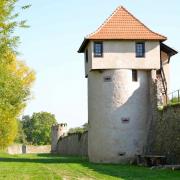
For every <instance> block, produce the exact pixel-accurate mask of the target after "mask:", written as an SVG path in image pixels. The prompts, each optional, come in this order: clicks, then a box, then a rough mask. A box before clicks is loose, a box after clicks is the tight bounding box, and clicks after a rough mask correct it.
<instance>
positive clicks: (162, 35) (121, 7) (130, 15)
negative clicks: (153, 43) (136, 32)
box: [121, 6, 167, 39]
mask: <svg viewBox="0 0 180 180" xmlns="http://www.w3.org/2000/svg"><path fill="white" fill-rule="evenodd" d="M121 8H122V9H123V10H124V11H126V12H127V13H128V14H129V15H130V16H131V17H133V18H134V19H135V20H137V21H138V22H139V23H140V24H141V25H143V26H144V27H145V28H147V29H148V30H149V31H150V32H152V33H154V34H157V35H158V36H161V37H164V38H166V39H167V37H166V36H164V35H161V34H159V33H156V32H154V31H152V30H151V29H150V28H149V27H147V26H146V25H145V24H144V23H143V22H142V21H140V20H139V19H138V18H136V17H135V16H134V15H133V14H132V13H130V12H129V11H128V10H127V9H126V8H124V7H123V6H121Z"/></svg>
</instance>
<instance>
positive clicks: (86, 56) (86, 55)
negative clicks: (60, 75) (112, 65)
mask: <svg viewBox="0 0 180 180" xmlns="http://www.w3.org/2000/svg"><path fill="white" fill-rule="evenodd" d="M85 60H86V63H88V50H87V49H86V52H85Z"/></svg>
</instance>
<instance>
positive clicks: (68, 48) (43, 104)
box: [17, 0, 180, 127]
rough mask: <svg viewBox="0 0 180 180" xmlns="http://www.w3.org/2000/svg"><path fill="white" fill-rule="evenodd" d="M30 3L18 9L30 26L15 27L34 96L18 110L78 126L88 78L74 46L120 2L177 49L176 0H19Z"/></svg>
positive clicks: (179, 11)
mask: <svg viewBox="0 0 180 180" xmlns="http://www.w3.org/2000/svg"><path fill="white" fill-rule="evenodd" d="M24 3H27V4H32V7H31V8H30V9H29V10H27V11H25V12H23V13H22V14H21V17H20V18H22V19H27V21H28V24H29V25H30V28H28V29H22V30H19V31H18V32H17V33H18V34H19V35H20V37H21V44H20V46H19V52H20V53H21V54H20V56H19V58H20V59H21V60H23V61H25V62H26V63H27V65H28V66H30V67H31V68H32V69H34V71H35V72H36V81H35V83H34V85H33V88H32V95H33V98H32V99H31V101H29V102H28V105H27V107H26V109H25V111H24V112H23V115H27V114H28V115H32V113H33V112H40V111H47V112H50V113H52V114H54V115H55V116H56V119H57V121H58V122H59V123H61V122H66V123H67V124H68V126H69V127H77V126H81V125H83V124H84V123H86V122H87V121H88V120H87V79H86V78H85V77H84V60H83V54H78V53H77V50H78V48H79V46H80V45H81V43H82V41H83V38H84V37H85V36H86V35H88V34H89V33H91V32H94V31H95V30H96V29H97V28H98V27H99V26H100V25H101V24H102V23H103V22H104V20H105V19H106V18H107V17H109V16H110V15H111V13H112V12H113V11H114V10H115V9H116V8H117V7H118V6H120V5H122V6H124V7H125V8H126V9H127V10H128V11H130V12H131V13H132V14H133V15H134V16H135V17H137V18H138V19H139V20H141V21H142V22H143V23H144V24H145V25H147V26H148V27H150V29H152V30H153V31H155V32H158V33H160V34H162V35H165V36H166V37H168V40H167V41H166V42H165V43H166V44H167V45H169V46H170V47H173V48H174V49H176V50H178V51H179V50H180V35H179V32H180V2H179V1H178V0H171V1H164V0H148V1H147V0H145V1H142V0H104V1H102V0H99V1H97V0H89V1H87V0H53V1H52V0H26V1H24V0H20V1H19V4H18V6H20V5H23V4H24ZM179 68H180V54H178V55H176V56H174V57H173V58H172V59H171V91H173V90H176V89H180V78H179V77H180V70H179Z"/></svg>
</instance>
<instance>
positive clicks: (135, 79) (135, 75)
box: [132, 69, 138, 82]
mask: <svg viewBox="0 0 180 180" xmlns="http://www.w3.org/2000/svg"><path fill="white" fill-rule="evenodd" d="M132 82H138V71H137V69H132Z"/></svg>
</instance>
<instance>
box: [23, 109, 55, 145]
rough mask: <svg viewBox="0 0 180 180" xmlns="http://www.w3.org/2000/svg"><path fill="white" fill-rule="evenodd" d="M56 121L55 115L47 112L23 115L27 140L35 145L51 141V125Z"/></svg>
mask: <svg viewBox="0 0 180 180" xmlns="http://www.w3.org/2000/svg"><path fill="white" fill-rule="evenodd" d="M56 123H57V121H56V119H55V116H54V115H53V114H51V113H48V112H39V113H34V114H33V115H32V117H30V116H24V117H23V118H22V124H23V129H24V133H25V135H26V137H27V141H28V142H29V143H32V144H35V145H45V144H50V143H51V127H52V125H53V124H56Z"/></svg>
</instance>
